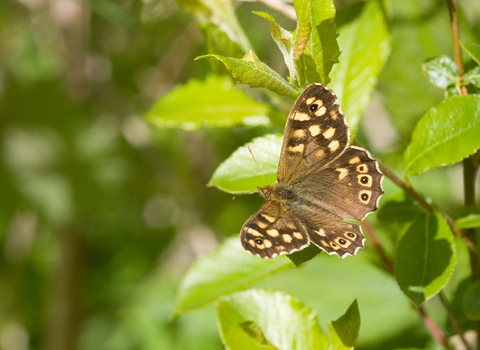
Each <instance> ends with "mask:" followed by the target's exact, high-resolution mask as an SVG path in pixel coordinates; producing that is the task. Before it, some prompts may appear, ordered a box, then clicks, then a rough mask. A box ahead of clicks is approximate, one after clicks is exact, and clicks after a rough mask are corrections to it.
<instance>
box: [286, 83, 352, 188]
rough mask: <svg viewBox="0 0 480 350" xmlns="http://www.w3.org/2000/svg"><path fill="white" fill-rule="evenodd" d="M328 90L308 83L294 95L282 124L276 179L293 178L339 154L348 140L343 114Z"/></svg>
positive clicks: (291, 180)
mask: <svg viewBox="0 0 480 350" xmlns="http://www.w3.org/2000/svg"><path fill="white" fill-rule="evenodd" d="M335 100H336V97H335V95H334V94H333V93H332V91H331V90H329V89H328V88H326V87H325V86H323V85H320V84H312V85H310V86H309V87H307V88H306V89H305V90H304V91H303V92H302V94H301V95H300V96H299V97H298V99H297V101H296V102H295V105H294V106H293V108H292V110H291V112H290V114H289V116H288V119H287V123H286V125H285V133H284V136H283V144H282V152H281V154H280V163H279V166H278V180H279V181H290V182H295V181H298V180H301V179H302V178H303V177H304V176H305V175H306V174H308V173H309V172H310V171H311V170H312V169H314V168H318V167H322V166H324V165H326V164H328V163H329V162H331V161H332V160H333V159H335V158H336V157H337V156H338V155H340V154H341V153H342V152H343V150H344V149H345V147H347V145H348V142H349V134H348V127H347V125H346V123H345V116H344V115H343V113H342V112H341V111H340V108H339V106H338V105H337V104H335Z"/></svg>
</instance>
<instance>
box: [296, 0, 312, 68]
mask: <svg viewBox="0 0 480 350" xmlns="http://www.w3.org/2000/svg"><path fill="white" fill-rule="evenodd" d="M310 4H311V0H293V7H294V8H295V13H296V15H297V28H296V29H295V43H294V50H293V57H294V58H295V59H296V60H298V59H299V58H300V56H301V55H302V54H303V52H304V51H305V47H306V45H307V42H308V40H309V39H310V33H311V31H312V26H311V23H310Z"/></svg>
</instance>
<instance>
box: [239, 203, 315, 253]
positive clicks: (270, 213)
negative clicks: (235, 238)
mask: <svg viewBox="0 0 480 350" xmlns="http://www.w3.org/2000/svg"><path fill="white" fill-rule="evenodd" d="M241 242H242V245H243V248H245V249H246V250H248V251H249V252H250V253H252V254H254V255H258V256H260V257H262V258H273V257H274V256H276V255H279V254H288V253H292V252H294V251H297V250H300V249H302V248H304V247H306V246H307V245H308V243H309V240H308V235H307V232H306V231H305V228H304V227H303V226H302V224H301V223H300V220H299V219H298V218H296V217H295V215H293V213H292V212H290V211H289V210H288V209H287V208H286V207H284V206H282V205H280V204H279V203H278V202H276V201H268V202H266V203H265V204H264V205H263V206H262V207H261V208H260V209H259V210H258V211H257V212H256V213H255V214H253V215H252V216H251V217H250V218H249V219H248V220H247V221H246V222H245V224H244V225H243V227H242V230H241Z"/></svg>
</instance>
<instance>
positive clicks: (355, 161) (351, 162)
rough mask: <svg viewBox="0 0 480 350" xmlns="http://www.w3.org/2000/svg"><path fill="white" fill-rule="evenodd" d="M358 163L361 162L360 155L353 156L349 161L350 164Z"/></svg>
mask: <svg viewBox="0 0 480 350" xmlns="http://www.w3.org/2000/svg"><path fill="white" fill-rule="evenodd" d="M356 163H360V158H358V157H353V158H352V159H350V160H349V161H348V164H356Z"/></svg>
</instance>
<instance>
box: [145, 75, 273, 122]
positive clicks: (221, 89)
mask: <svg viewBox="0 0 480 350" xmlns="http://www.w3.org/2000/svg"><path fill="white" fill-rule="evenodd" d="M191 96H196V98H195V99H192V98H191ZM185 101H188V102H187V103H186V102H185ZM267 114H268V107H267V106H266V105H265V104H261V103H258V102H257V101H255V100H254V99H252V98H251V97H249V96H248V95H247V94H245V92H244V91H242V90H239V89H236V88H234V87H233V84H232V82H231V81H230V79H229V78H227V77H223V78H222V77H218V78H217V77H215V76H213V75H212V76H209V77H207V79H206V80H204V81H196V80H191V81H190V82H189V83H188V84H185V85H182V86H179V87H177V88H176V89H174V90H172V91H170V92H169V93H168V94H167V95H165V96H163V97H162V99H160V100H158V101H157V103H156V104H155V105H154V106H153V107H152V109H151V110H150V111H149V112H148V114H147V115H146V118H147V120H148V121H149V122H151V123H153V124H155V125H157V126H160V127H177V128H182V129H184V130H190V131H191V130H198V129H200V128H201V127H202V126H205V125H207V126H213V127H226V126H229V127H231V126H233V125H235V124H246V125H249V124H250V125H261V124H268V122H269V120H268V117H267Z"/></svg>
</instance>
